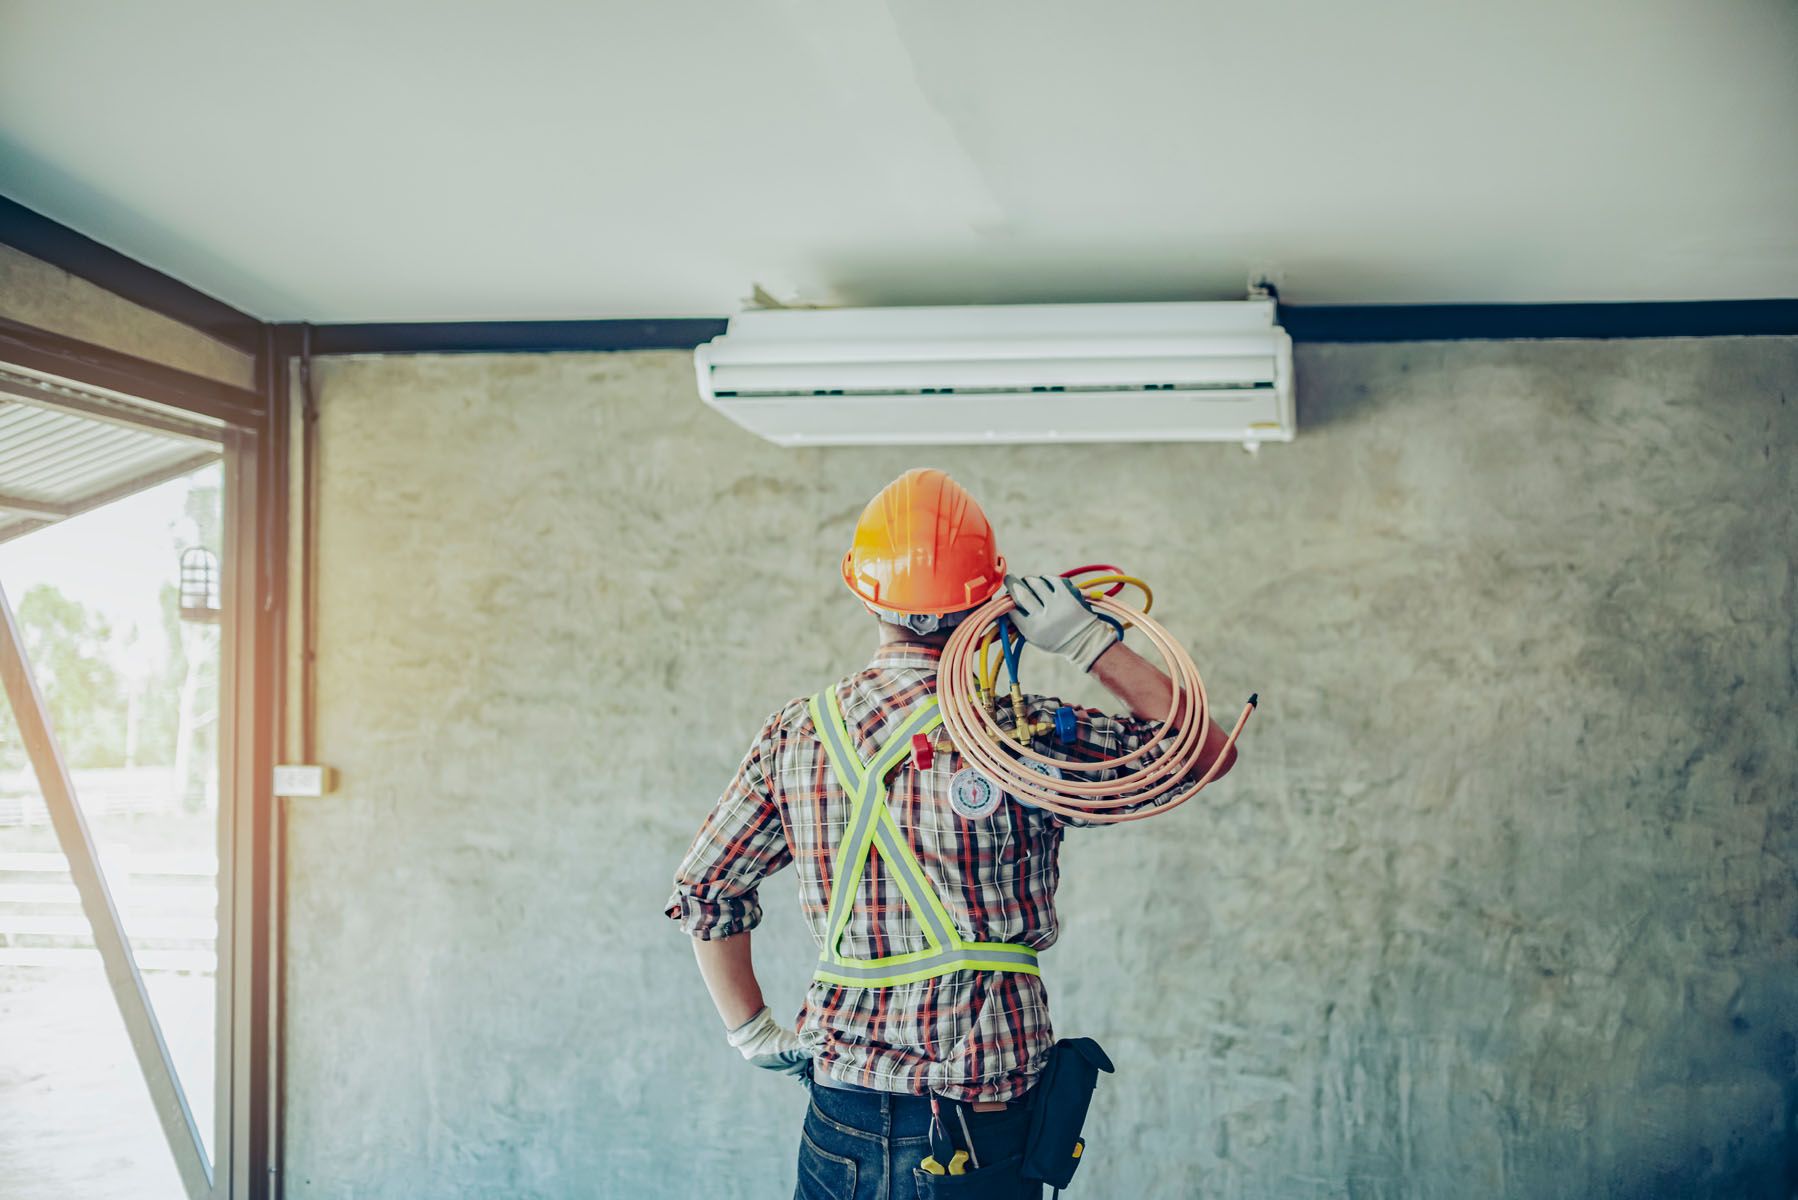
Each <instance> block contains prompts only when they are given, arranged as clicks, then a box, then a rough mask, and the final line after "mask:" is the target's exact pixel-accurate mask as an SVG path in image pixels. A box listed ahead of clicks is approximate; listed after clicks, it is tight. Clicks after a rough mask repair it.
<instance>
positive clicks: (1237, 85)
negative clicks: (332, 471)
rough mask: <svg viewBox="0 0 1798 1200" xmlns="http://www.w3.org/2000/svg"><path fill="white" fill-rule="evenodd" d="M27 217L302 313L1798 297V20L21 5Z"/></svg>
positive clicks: (1138, 4) (572, 5)
mask: <svg viewBox="0 0 1798 1200" xmlns="http://www.w3.org/2000/svg"><path fill="white" fill-rule="evenodd" d="M0 192H4V193H6V194H8V195H11V196H12V197H13V198H15V199H17V200H19V201H20V202H22V203H24V204H27V205H28V206H30V207H33V208H36V209H38V210H39V211H42V212H44V213H46V214H48V215H50V216H53V217H55V218H57V219H58V220H61V221H63V222H65V223H66V224H69V225H72V226H74V227H75V228H77V229H80V230H82V231H83V232H85V233H88V234H91V235H92V236H94V237H97V238H99V239H100V240H101V241H104V242H107V243H109V244H111V245H114V246H116V247H118V248H119V249H122V250H124V251H126V252H127V253H129V254H132V255H134V256H136V257H138V258H141V259H143V260H144V261H146V262H148V263H150V264H152V265H154V266H157V267H160V268H161V269H163V270H165V271H167V272H169V273H170V274H173V275H175V276H178V277H180V278H182V279H184V280H186V281H188V282H190V283H192V284H194V285H196V286H198V287H200V288H202V289H204V290H206V291H208V292H211V293H213V294H215V295H217V296H219V297H221V298H223V299H225V300H228V301H231V302H233V303H235V304H238V305H239V306H241V307H244V308H246V309H248V310H249V311H250V312H252V313H254V314H256V315H257V316H260V317H264V318H271V319H310V320H316V321H369V320H429V319H478V318H487V319H500V318H559V317H615V316H682V315H710V314H720V313H726V312H729V311H732V310H733V309H734V308H736V307H737V305H738V302H739V300H740V299H742V298H743V297H745V296H746V295H747V294H748V292H749V289H750V285H751V284H752V283H753V282H760V283H762V284H764V285H765V286H766V287H768V288H769V289H770V290H771V291H773V292H774V293H775V294H776V295H779V296H783V297H784V298H791V299H802V300H812V301H833V302H851V303H876V304H889V303H934V302H974V303H979V302H999V301H1025V300H1110V299H1172V298H1208V297H1225V296H1230V295H1234V294H1239V293H1240V290H1241V288H1242V286H1243V284H1244V282H1245V279H1246V277H1247V275H1248V274H1249V273H1250V272H1251V271H1268V272H1271V273H1272V274H1273V276H1274V278H1275V279H1276V280H1278V281H1279V282H1280V283H1281V284H1282V287H1281V292H1282V295H1283V297H1284V298H1285V299H1287V300H1290V301H1295V302H1299V303H1372V302H1396V301H1410V302H1435V301H1566V300H1647V299H1657V300H1666V299H1710V298H1751V297H1770V296H1798V4H1795V3H1793V2H1792V0H1728V2H1726V3H1719V2H1718V0H1500V2H1494V3H1486V4H1473V3H1460V2H1457V0H1377V2H1368V3H1345V2H1344V0H1292V2H1286V3H1282V2H1279V0H1258V2H1250V0H1189V2H1185V3H1174V2H1168V3H1156V2H1154V0H1111V2H1109V3H1104V2H1100V0H1055V2H1047V0H903V2H901V3H893V4H870V3H865V2H862V0H709V2H705V3H699V2H695V0H628V2H626V0H603V2H596V0H512V2H511V3H508V4H499V3H479V4H476V3H465V2H457V0H434V2H430V3H420V2H404V3H402V2H397V0H376V2H368V0H307V2H305V3H301V2H300V0H278V2H277V0H270V2H264V3H253V4H245V3H242V2H241V0H210V2H202V0H157V2H156V3H148V4H147V3H142V2H141V0H107V2H105V3H99V2H94V3H81V4H57V3H50V2H48V0H0Z"/></svg>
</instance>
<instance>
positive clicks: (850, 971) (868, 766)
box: [809, 688, 1040, 987]
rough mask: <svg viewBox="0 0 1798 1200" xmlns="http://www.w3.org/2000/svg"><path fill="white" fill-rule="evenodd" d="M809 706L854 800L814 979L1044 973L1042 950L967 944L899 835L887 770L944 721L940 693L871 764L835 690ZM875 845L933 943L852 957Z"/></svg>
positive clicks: (851, 981) (890, 981)
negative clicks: (845, 948)
mask: <svg viewBox="0 0 1798 1200" xmlns="http://www.w3.org/2000/svg"><path fill="white" fill-rule="evenodd" d="M809 707H810V709H811V714H812V725H813V727H814V728H815V729H817V731H818V737H819V740H820V741H822V742H823V743H824V751H825V755H826V757H827V758H828V759H829V761H830V765H831V768H832V770H833V771H834V772H835V774H836V777H837V782H838V784H839V785H841V786H842V788H843V790H844V791H845V792H847V793H848V794H849V800H850V808H849V823H848V826H847V828H846V829H845V830H844V837H843V843H842V845H841V846H839V847H838V849H837V861H836V870H835V874H834V875H833V877H832V878H833V881H834V882H833V884H832V887H831V897H830V904H829V910H828V914H827V918H826V923H825V929H826V933H825V942H824V946H825V948H824V953H823V956H822V961H821V962H820V963H819V966H818V969H817V971H816V972H815V973H814V975H813V977H814V978H816V979H820V980H823V981H824V982H826V983H836V984H842V985H844V986H848V987H895V986H897V985H899V984H902V983H912V982H915V981H917V980H920V979H930V978H932V977H933V976H937V975H947V974H949V973H950V972H952V971H1016V972H1020V973H1022V974H1026V975H1036V974H1040V972H1039V970H1038V968H1037V965H1036V951H1035V950H1033V949H1031V948H1030V947H1028V946H1017V945H1012V944H1010V943H1007V942H969V941H966V940H964V939H963V938H962V936H961V932H960V931H959V930H958V929H956V927H955V922H954V920H953V919H952V918H951V917H950V915H949V910H948V908H947V907H946V906H945V905H944V904H943V901H942V898H941V897H940V896H938V895H937V893H936V889H935V888H933V887H931V886H930V879H929V876H927V875H926V874H925V873H924V867H923V864H922V863H920V862H919V861H918V857H917V855H916V854H915V853H913V852H912V848H911V845H910V844H909V843H908V842H907V841H906V840H905V838H904V837H903V836H902V835H901V833H900V830H899V823H898V822H897V821H895V820H894V819H893V814H892V811H891V810H890V809H888V808H887V806H886V776H887V773H888V772H889V771H891V770H892V769H893V767H895V766H896V765H898V763H899V762H900V761H901V760H902V759H904V758H905V757H906V755H908V754H910V753H911V739H912V737H913V735H915V734H919V733H929V732H930V731H932V730H934V729H935V728H936V727H937V726H938V725H941V724H942V721H943V715H942V711H941V710H940V709H939V707H938V706H937V701H936V697H934V696H932V697H931V698H930V699H929V700H927V701H925V702H924V703H923V704H921V705H919V706H918V707H917V708H916V709H914V710H913V711H912V712H911V713H910V714H909V715H908V716H907V717H906V718H905V720H904V721H903V722H901V723H900V726H899V729H898V731H897V732H896V733H895V734H894V735H893V736H892V737H891V738H890V739H888V741H887V743H886V744H885V745H884V746H882V747H881V748H880V750H879V751H878V752H877V753H876V754H875V755H874V758H873V759H872V760H871V761H870V762H867V763H863V762H862V760H861V756H860V755H858V754H857V753H856V752H855V742H854V738H853V737H851V735H850V733H849V725H848V723H847V722H846V721H845V720H844V719H843V712H842V708H841V706H840V705H839V704H838V703H837V697H836V689H834V688H827V689H825V690H824V691H823V692H820V693H819V694H818V695H816V696H813V697H812V698H811V701H810V703H809ZM876 847H878V848H879V850H880V855H881V857H882V858H883V859H885V860H886V863H887V866H888V868H889V869H890V870H891V871H892V873H893V878H894V881H895V882H896V883H897V884H898V885H899V890H900V892H901V893H902V894H903V895H904V897H905V900H906V902H907V903H908V904H910V905H911V908H912V911H913V912H914V913H916V914H917V916H918V922H919V924H920V925H921V926H922V928H923V930H924V939H925V941H926V942H927V943H928V945H927V946H926V948H925V949H923V950H914V951H911V952H910V953H907V954H892V955H887V956H886V957H884V958H872V959H854V958H848V957H845V956H844V955H843V954H842V953H841V952H840V949H839V947H840V946H841V944H842V940H843V932H844V930H845V929H846V928H847V927H848V924H849V917H850V915H851V914H852V913H853V911H854V907H855V894H856V892H857V891H858V890H859V888H860V885H861V878H862V872H863V871H864V870H866V869H867V865H868V855H869V854H870V853H872V852H873V850H874V849H875V848H876Z"/></svg>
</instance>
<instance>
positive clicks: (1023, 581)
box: [1005, 575, 1118, 671]
mask: <svg viewBox="0 0 1798 1200" xmlns="http://www.w3.org/2000/svg"><path fill="white" fill-rule="evenodd" d="M1005 590H1006V591H1007V592H1009V593H1011V601H1012V603H1013V604H1015V605H1017V608H1016V610H1015V611H1013V612H1012V614H1011V623H1012V624H1013V625H1015V626H1017V630H1018V632H1019V633H1021V634H1023V635H1024V640H1025V641H1026V642H1029V643H1030V644H1031V645H1032V646H1035V647H1036V648H1037V649H1039V650H1047V651H1048V652H1049V653H1050V654H1059V655H1061V656H1062V657H1063V658H1065V659H1067V660H1068V661H1069V662H1071V663H1073V664H1074V665H1075V666H1076V667H1079V668H1080V669H1081V670H1082V671H1090V670H1092V669H1093V663H1094V662H1095V661H1097V660H1098V657H1099V655H1101V654H1103V653H1105V651H1106V650H1108V649H1110V648H1111V644H1112V643H1113V642H1115V641H1117V640H1118V631H1117V629H1116V627H1115V626H1113V625H1110V624H1108V623H1107V622H1106V621H1104V620H1103V619H1102V618H1101V617H1100V616H1099V615H1098V614H1097V613H1095V612H1093V610H1092V605H1090V604H1088V603H1087V602H1086V597H1085V596H1083V595H1081V593H1080V589H1079V588H1077V587H1075V586H1074V581H1073V580H1071V579H1061V578H1058V577H1056V576H1053V575H1007V576H1006V577H1005Z"/></svg>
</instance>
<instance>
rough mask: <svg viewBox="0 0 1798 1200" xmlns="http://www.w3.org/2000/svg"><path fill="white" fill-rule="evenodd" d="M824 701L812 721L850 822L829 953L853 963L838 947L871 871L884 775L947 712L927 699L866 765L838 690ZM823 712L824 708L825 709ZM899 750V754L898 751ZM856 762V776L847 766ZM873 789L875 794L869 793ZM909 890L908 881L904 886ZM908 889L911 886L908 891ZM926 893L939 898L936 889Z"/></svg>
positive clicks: (841, 851) (836, 881)
mask: <svg viewBox="0 0 1798 1200" xmlns="http://www.w3.org/2000/svg"><path fill="white" fill-rule="evenodd" d="M822 697H823V700H824V703H823V704H820V703H819V702H818V701H819V697H818V696H814V697H812V700H811V710H812V724H813V725H814V727H816V728H817V729H818V730H819V731H820V733H821V734H822V735H823V736H822V741H823V742H824V749H825V754H826V755H827V757H829V759H830V760H831V765H832V766H833V767H835V768H836V770H837V782H838V783H839V784H841V785H842V787H843V790H844V791H846V792H848V793H849V797H850V809H849V825H848V828H847V829H845V830H844V832H843V844H842V845H841V846H840V847H838V850H837V867H836V873H835V874H834V875H833V877H832V879H833V882H832V885H831V889H830V891H831V894H830V906H829V909H828V911H827V915H826V919H825V935H824V955H825V957H826V958H827V959H830V960H832V961H852V960H846V959H842V957H841V954H840V952H839V947H840V946H841V945H842V941H843V931H844V930H845V929H846V928H847V927H848V925H849V917H850V915H851V914H852V913H853V912H854V909H855V893H856V890H857V889H858V887H859V886H860V884H861V879H862V872H863V871H864V870H866V869H867V864H868V854H869V852H870V850H871V849H872V847H873V845H874V830H873V826H874V823H875V821H876V819H877V818H878V817H879V816H880V815H881V814H884V813H885V812H886V805H885V803H883V798H884V796H885V794H886V781H885V774H886V771H887V770H889V769H890V768H891V767H892V765H893V764H894V763H896V762H897V761H898V760H899V759H900V758H901V757H903V755H904V754H906V753H908V752H909V750H910V746H911V737H912V734H914V733H922V732H924V731H925V730H928V729H935V728H936V727H937V725H939V724H941V723H942V719H943V715H942V713H941V712H940V711H939V710H938V709H937V705H936V697H934V696H932V697H931V698H930V700H929V702H928V703H926V704H924V705H921V706H919V707H918V708H917V709H915V710H913V712H912V713H911V715H909V716H908V717H907V718H906V719H905V720H904V721H903V722H902V723H901V724H900V726H899V732H898V734H897V735H896V736H895V737H894V738H893V739H892V741H890V742H889V743H888V744H887V745H886V746H885V747H883V748H882V749H881V751H880V752H879V753H878V754H876V755H875V756H874V761H873V762H872V763H870V764H868V765H866V766H864V765H863V764H862V761H861V759H860V757H859V756H857V755H856V753H855V750H854V746H853V743H852V742H851V741H850V737H849V727H848V724H847V723H846V722H845V721H844V720H843V712H842V709H841V708H840V707H839V706H838V705H837V696H836V689H834V688H827V689H826V690H825V691H824V692H823V693H822ZM821 710H823V711H821ZM895 748H897V751H898V752H897V753H893V751H894V750H895ZM851 763H853V764H854V770H853V774H851V772H850V770H849V769H847V764H851ZM870 791H873V793H874V795H873V796H872V797H870V796H869V794H868V793H869V792H870ZM901 887H902V888H904V884H903V883H902V884H901ZM906 890H908V892H909V889H906ZM926 894H928V895H929V896H930V898H931V900H935V898H936V897H935V893H931V892H929V891H928V885H926ZM907 899H908V900H910V901H911V902H912V904H913V906H914V907H915V908H917V909H918V910H919V911H922V910H923V907H924V905H925V902H924V901H923V899H922V897H920V896H914V895H910V894H908V895H907ZM926 937H928V938H929V939H930V948H931V950H932V951H937V950H941V949H943V947H944V942H943V941H942V940H941V939H939V938H935V937H931V936H930V935H929V934H928V933H927V934H926Z"/></svg>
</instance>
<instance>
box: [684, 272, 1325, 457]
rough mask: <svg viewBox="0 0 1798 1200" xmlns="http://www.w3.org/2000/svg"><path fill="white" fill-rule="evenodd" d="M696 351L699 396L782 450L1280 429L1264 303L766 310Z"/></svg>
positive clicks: (1276, 371) (1275, 329)
mask: <svg viewBox="0 0 1798 1200" xmlns="http://www.w3.org/2000/svg"><path fill="white" fill-rule="evenodd" d="M694 361H695V364H696V366H697V368H698V371H699V394H700V395H701V396H702V397H703V398H704V400H705V402H706V403H707V404H709V405H711V406H712V407H713V408H715V409H717V410H718V411H719V412H721V413H723V414H724V415H725V416H727V417H729V418H730V419H731V420H733V421H735V422H736V423H737V424H739V425H741V426H743V428H745V429H747V430H749V431H750V432H751V433H755V434H758V435H760V436H761V437H764V438H767V439H768V440H769V441H771V442H777V443H779V444H780V445H783V446H850V445H879V444H887V445H910V444H925V443H938V444H942V443H982V442H1132V441H1141V442H1163V441H1193V442H1240V443H1244V444H1247V445H1250V446H1254V445H1256V444H1258V443H1260V442H1270V441H1277V442H1289V441H1291V440H1292V436H1293V433H1294V424H1293V402H1292V339H1291V338H1289V337H1288V336H1287V335H1286V331H1285V330H1283V329H1281V328H1280V326H1279V323H1278V316H1277V313H1276V311H1275V307H1274V302H1273V301H1272V300H1244V301H1235V302H1224V303H1179V304H1039V305H1013V306H1002V307H979V308H976V307H955V308H950V307H945V308H860V309H766V310H757V311H753V312H747V313H744V314H743V315H741V316H738V317H734V318H732V320H731V322H730V324H729V326H728V327H727V328H726V329H725V332H724V334H723V335H722V336H720V337H717V338H714V339H712V340H711V341H710V342H707V343H706V344H705V345H703V346H701V347H699V349H698V350H697V351H695V352H694Z"/></svg>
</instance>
